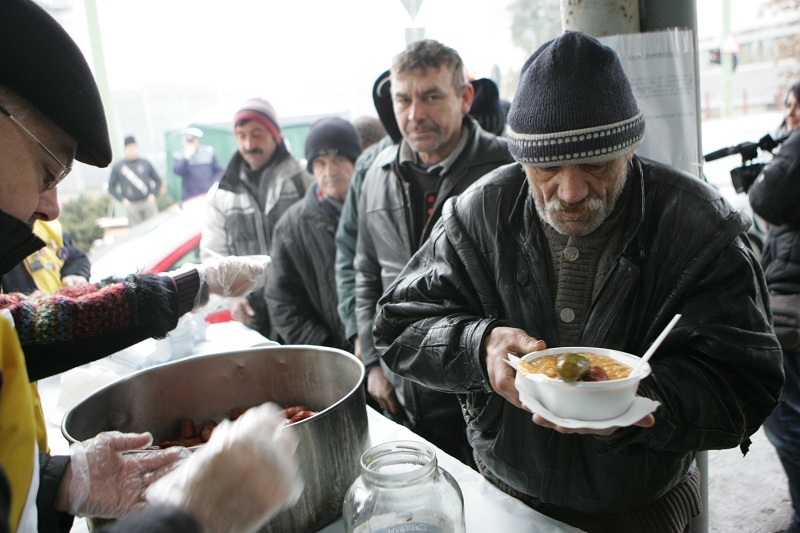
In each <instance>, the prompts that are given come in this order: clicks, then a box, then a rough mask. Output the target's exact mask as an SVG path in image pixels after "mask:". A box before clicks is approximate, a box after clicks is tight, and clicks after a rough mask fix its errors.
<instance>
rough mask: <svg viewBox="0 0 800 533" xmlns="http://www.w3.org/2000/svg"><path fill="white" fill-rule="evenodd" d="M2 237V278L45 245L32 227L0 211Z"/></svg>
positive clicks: (0, 267)
mask: <svg viewBox="0 0 800 533" xmlns="http://www.w3.org/2000/svg"><path fill="white" fill-rule="evenodd" d="M0 235H2V236H3V237H2V239H0V276H2V275H3V274H6V273H7V272H9V271H10V270H11V269H12V268H14V267H15V266H17V265H18V264H19V263H21V262H22V260H23V259H25V258H26V257H28V256H29V255H31V254H32V253H33V252H35V251H36V250H39V249H40V248H42V247H43V246H44V244H45V243H44V241H42V240H41V239H40V238H39V237H37V236H36V235H34V233H33V230H32V229H31V227H30V226H28V225H27V224H26V223H24V222H23V221H21V220H19V219H18V218H15V217H12V216H11V215H9V214H8V213H5V212H4V211H0Z"/></svg>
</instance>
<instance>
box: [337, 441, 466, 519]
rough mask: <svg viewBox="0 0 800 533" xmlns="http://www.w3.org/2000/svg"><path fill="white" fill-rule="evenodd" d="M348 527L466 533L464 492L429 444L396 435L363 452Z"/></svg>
mask: <svg viewBox="0 0 800 533" xmlns="http://www.w3.org/2000/svg"><path fill="white" fill-rule="evenodd" d="M342 515H343V521H344V526H345V531H346V532H347V533H353V532H355V533H408V532H414V531H426V532H430V533H463V532H464V531H465V522H464V496H463V495H462V494H461V488H459V486H458V483H457V482H456V480H455V479H454V478H453V476H452V475H450V473H449V472H447V471H446V470H444V469H443V468H441V467H439V464H438V462H437V460H436V453H435V452H434V450H433V447H432V446H430V445H429V444H426V443H423V442H416V441H394V442H387V443H385V444H379V445H378V446H374V447H372V448H370V449H369V450H367V451H366V452H364V454H363V455H362V456H361V476H360V477H359V478H358V479H356V480H355V481H354V482H353V484H352V485H350V488H349V489H348V491H347V494H345V497H344V507H343V509H342Z"/></svg>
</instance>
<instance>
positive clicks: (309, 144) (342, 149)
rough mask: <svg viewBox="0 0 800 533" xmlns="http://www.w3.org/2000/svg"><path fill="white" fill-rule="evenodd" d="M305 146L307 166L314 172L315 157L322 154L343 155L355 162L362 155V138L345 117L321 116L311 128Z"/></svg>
mask: <svg viewBox="0 0 800 533" xmlns="http://www.w3.org/2000/svg"><path fill="white" fill-rule="evenodd" d="M305 148H306V150H305V151H306V161H307V163H306V168H307V169H308V171H309V172H312V164H313V163H314V158H316V157H319V156H321V155H343V156H345V157H346V158H348V159H349V160H350V161H352V162H353V163H355V162H356V159H358V156H359V155H361V138H360V137H359V136H358V131H357V130H356V128H355V126H353V125H352V124H350V123H349V122H348V121H346V120H345V119H343V118H338V117H333V118H321V119H319V120H318V121H316V122H315V123H314V124H312V125H311V128H309V130H308V135H306V147H305Z"/></svg>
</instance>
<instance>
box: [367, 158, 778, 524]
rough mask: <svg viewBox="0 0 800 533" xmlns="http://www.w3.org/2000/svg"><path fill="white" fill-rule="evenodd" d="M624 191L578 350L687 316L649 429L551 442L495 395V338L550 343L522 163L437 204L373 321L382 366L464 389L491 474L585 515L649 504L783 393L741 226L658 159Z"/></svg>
mask: <svg viewBox="0 0 800 533" xmlns="http://www.w3.org/2000/svg"><path fill="white" fill-rule="evenodd" d="M628 186H629V187H630V190H629V193H630V194H629V197H628V198H629V201H630V202H632V205H631V207H630V208H629V209H627V210H626V212H625V217H626V218H625V219H623V220H622V221H621V227H622V228H623V230H622V231H623V232H624V234H623V240H622V243H623V245H622V247H621V252H620V253H619V254H618V255H617V256H616V257H615V259H614V260H613V263H612V266H611V268H610V270H609V274H608V275H607V277H606V278H605V279H603V280H599V281H600V282H601V284H602V285H601V286H600V288H599V290H598V291H597V293H596V296H595V297H594V298H593V301H592V303H591V307H590V309H589V312H588V315H587V317H586V320H585V321H584V323H583V325H582V333H581V338H580V343H579V345H581V346H598V347H607V348H615V349H618V350H622V351H626V352H629V353H633V354H642V353H644V352H645V351H646V349H647V348H648V346H649V345H650V344H651V343H652V342H653V340H654V339H655V338H656V336H657V335H658V334H659V333H660V332H661V331H662V330H663V328H664V327H665V326H666V325H667V323H668V322H669V321H670V319H671V318H672V317H673V316H674V315H675V314H676V313H681V314H682V319H681V320H680V322H678V324H677V326H675V328H674V329H673V330H672V332H671V333H670V334H669V335H668V336H667V337H666V339H665V341H664V343H663V344H662V345H661V347H660V348H659V350H658V351H657V352H656V354H655V355H654V356H653V358H652V359H651V360H650V364H651V366H652V374H651V375H650V376H649V377H647V378H646V379H644V380H643V381H642V383H641V385H640V388H639V394H640V395H642V396H645V397H648V398H651V399H653V400H656V401H658V402H660V403H661V406H660V407H659V408H658V410H657V411H656V412H655V418H656V423H655V425H654V426H653V427H650V428H640V427H635V426H632V427H630V428H626V429H623V430H619V431H617V432H616V433H614V434H613V436H611V437H604V438H599V437H597V436H595V435H576V434H560V433H557V432H555V431H553V430H551V429H547V428H544V427H542V426H539V425H537V424H534V423H532V422H531V415H530V413H529V412H527V411H524V410H522V409H518V408H516V407H514V406H513V405H512V404H510V403H508V402H507V401H506V400H505V399H504V398H503V397H502V396H500V395H499V394H497V393H495V392H494V391H493V389H492V387H491V385H490V383H489V376H488V375H487V370H486V362H485V354H484V353H483V351H482V346H483V343H484V340H485V338H486V336H487V335H488V334H489V332H490V331H491V329H493V328H494V327H497V326H501V325H504V326H511V327H517V328H521V329H523V330H525V331H526V332H527V333H528V334H529V335H531V336H532V337H535V338H538V339H546V340H547V343H548V346H549V347H558V346H559V342H558V327H557V317H556V314H555V311H554V302H553V297H554V296H553V295H554V294H555V288H554V287H552V285H551V284H552V279H553V274H552V272H551V270H552V267H551V264H552V263H551V260H550V252H549V247H548V244H547V242H546V239H545V237H544V232H543V230H542V222H541V221H540V219H539V217H538V215H537V213H536V210H535V207H534V201H533V198H532V196H531V192H530V190H529V185H528V181H527V179H526V177H525V174H524V172H523V171H522V168H521V167H520V166H519V165H517V164H513V165H508V166H506V167H503V168H501V169H498V170H497V171H496V172H495V173H493V174H492V175H490V176H487V177H486V178H484V179H483V180H481V181H480V182H479V183H478V184H476V185H475V186H474V187H472V188H471V189H469V190H468V191H467V192H465V193H463V194H462V195H460V196H459V197H458V198H457V199H456V200H455V201H452V202H448V203H447V205H446V206H445V210H444V214H443V215H442V219H441V221H440V223H439V224H437V227H436V229H435V230H434V233H433V234H432V235H431V238H430V239H429V240H428V242H427V243H426V244H425V245H424V246H423V247H422V248H421V249H420V251H419V252H418V253H417V254H416V255H415V256H414V258H413V259H412V260H411V262H410V263H409V264H408V266H407V267H406V269H405V270H404V271H403V273H402V274H401V275H400V276H399V277H398V279H397V281H396V282H395V283H394V284H393V285H392V287H391V288H389V290H388V291H387V292H386V295H385V296H384V297H383V298H382V300H381V303H380V306H379V309H378V313H377V317H376V320H375V339H376V343H377V346H378V348H379V349H380V351H381V352H382V353H383V355H382V357H383V361H384V362H385V363H386V364H387V365H388V366H389V367H390V368H391V369H392V370H394V371H395V372H398V373H400V374H401V375H403V376H404V377H406V378H408V379H413V380H416V381H418V382H419V383H422V384H424V385H426V386H428V387H432V388H435V389H438V390H444V391H452V392H456V393H458V395H459V398H460V400H461V403H462V407H463V408H464V410H465V417H466V419H467V431H468V434H469V438H470V443H471V445H472V446H473V448H474V449H475V450H476V451H477V452H478V454H479V455H480V457H481V459H482V460H483V462H484V463H485V464H486V465H487V467H488V468H489V469H490V470H491V471H492V472H493V473H494V474H495V475H497V476H498V477H499V478H500V479H501V480H502V481H504V482H506V483H507V484H509V485H510V486H511V487H513V488H514V489H516V490H518V491H521V492H523V493H525V494H528V495H530V496H532V497H533V498H536V499H538V500H539V501H541V502H543V503H546V504H551V505H556V506H560V507H562V508H566V509H571V510H577V511H581V512H585V513H602V512H621V511H626V510H629V509H632V508H635V507H638V506H642V505H644V504H647V503H650V502H653V501H655V500H656V499H658V498H659V497H661V496H663V495H664V494H665V493H666V492H667V491H669V490H670V489H671V488H673V487H674V486H675V485H676V484H678V483H679V482H680V481H681V480H683V479H684V478H685V476H686V474H687V472H688V471H689V468H690V465H691V463H692V461H693V460H694V456H695V453H696V452H697V451H700V450H709V449H723V448H732V447H735V446H738V445H740V444H742V443H743V442H746V441H747V439H748V437H749V436H750V435H752V434H753V433H754V432H755V431H756V430H757V429H758V427H759V426H760V425H761V423H762V422H763V421H764V419H765V418H766V417H767V416H768V415H769V413H770V412H771V411H772V409H773V408H774V407H775V405H776V404H777V401H778V397H779V394H780V391H781V387H782V384H783V372H782V366H781V351H780V347H779V345H778V342H777V339H776V338H775V335H774V333H773V332H772V329H771V327H770V323H769V316H768V311H767V305H768V303H767V298H768V297H767V290H766V284H765V282H764V276H763V273H762V271H761V268H760V266H759V264H758V261H757V259H756V258H755V256H754V254H753V253H752V252H751V250H750V249H749V248H748V247H747V246H746V245H745V242H744V239H743V235H744V232H745V230H746V229H747V227H748V225H749V221H748V220H747V218H746V217H745V216H744V215H742V214H740V213H738V212H736V211H734V210H733V209H732V208H731V207H730V206H729V205H728V204H727V202H726V201H725V200H724V199H723V198H722V197H721V196H720V195H719V194H718V193H717V192H716V191H715V190H713V189H712V188H711V187H709V186H708V185H706V184H705V183H703V182H701V181H699V180H697V179H695V178H693V177H691V176H689V175H687V174H684V173H680V172H678V171H675V170H673V169H670V168H668V167H666V166H663V165H660V164H657V163H653V162H648V161H644V160H640V159H638V158H634V160H633V168H632V171H631V174H630V176H629V183H628Z"/></svg>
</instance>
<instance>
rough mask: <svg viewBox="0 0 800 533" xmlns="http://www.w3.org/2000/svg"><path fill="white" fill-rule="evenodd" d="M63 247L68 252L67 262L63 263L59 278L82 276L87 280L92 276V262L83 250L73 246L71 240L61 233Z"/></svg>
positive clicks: (65, 233)
mask: <svg viewBox="0 0 800 533" xmlns="http://www.w3.org/2000/svg"><path fill="white" fill-rule="evenodd" d="M63 237H64V246H65V247H66V248H67V250H68V251H69V255H68V256H67V260H66V261H64V266H63V267H61V277H62V278H63V277H64V276H82V277H84V278H86V279H89V278H90V277H91V275H92V262H91V261H90V260H89V257H88V256H87V255H86V254H85V253H84V251H83V250H81V249H80V248H78V247H77V246H75V244H73V242H72V239H71V238H70V236H69V235H68V234H67V232H64V233H63Z"/></svg>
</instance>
